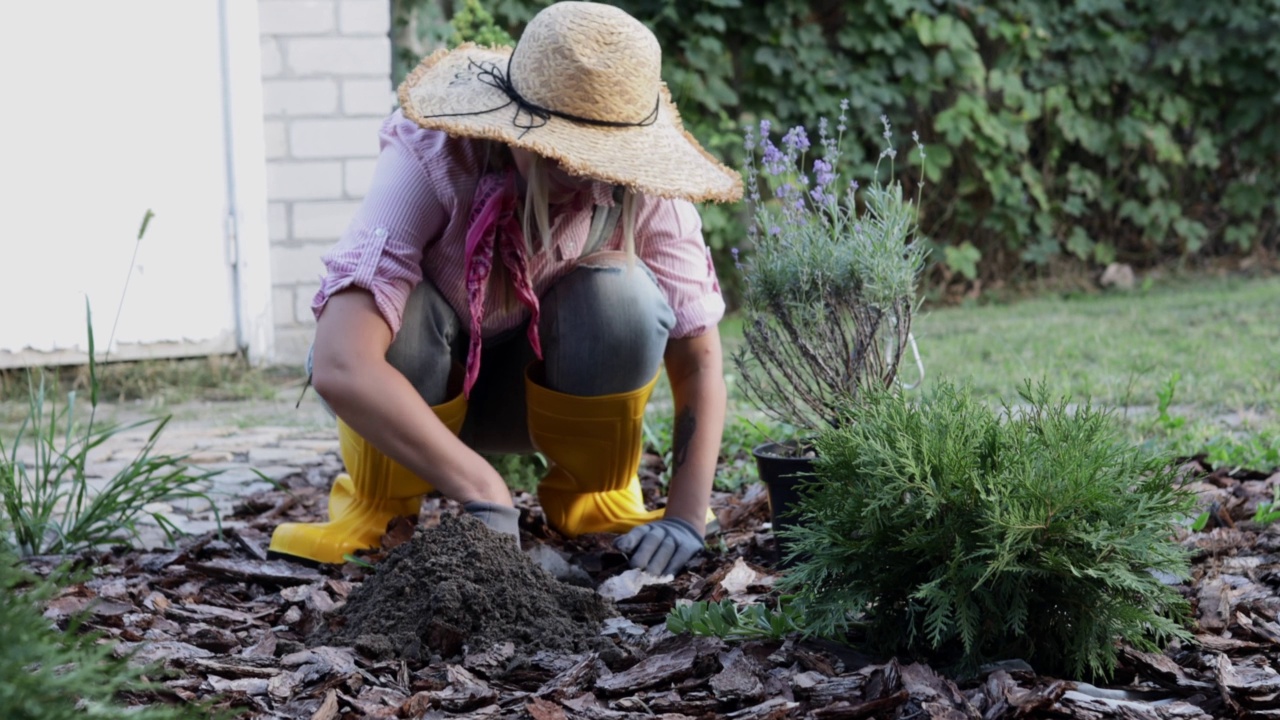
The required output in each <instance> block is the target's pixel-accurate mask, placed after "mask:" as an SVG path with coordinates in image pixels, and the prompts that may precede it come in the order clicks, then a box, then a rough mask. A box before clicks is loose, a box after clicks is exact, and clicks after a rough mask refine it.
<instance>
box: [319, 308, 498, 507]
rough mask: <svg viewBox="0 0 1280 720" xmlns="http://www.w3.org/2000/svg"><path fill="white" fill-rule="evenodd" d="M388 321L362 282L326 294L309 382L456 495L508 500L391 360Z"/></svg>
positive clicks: (373, 439)
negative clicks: (352, 287)
mask: <svg viewBox="0 0 1280 720" xmlns="http://www.w3.org/2000/svg"><path fill="white" fill-rule="evenodd" d="M390 345H391V328H389V327H388V326H387V323H386V321H385V320H383V318H382V315H381V314H379V312H378V309H377V306H376V305H375V304H374V301H373V296H372V295H371V294H370V293H368V292H366V291H364V290H359V289H350V290H346V291H343V292H341V293H338V294H337V295H334V296H333V297H332V298H330V299H329V301H328V303H327V304H326V305H325V309H324V312H323V313H321V314H320V318H319V320H318V321H317V325H316V343H315V358H314V362H313V369H312V384H313V385H314V386H315V389H316V392H317V393H319V394H320V396H321V397H323V398H324V399H325V402H327V403H329V407H331V408H333V411H334V412H335V413H337V415H338V417H340V418H342V420H343V421H344V422H346V423H347V425H349V426H351V429H352V430H355V431H356V432H357V433H358V434H359V435H360V436H361V437H363V438H364V439H366V440H368V441H369V442H370V443H372V444H373V446H374V447H376V448H378V449H379V450H381V451H382V452H384V453H386V454H387V456H388V457H390V458H391V459H393V460H395V461H396V462H399V463H400V464H401V465H404V466H405V467H406V468H408V469H409V470H410V471H411V472H413V474H415V475H417V476H418V477H420V478H422V479H423V480H425V481H426V482H428V483H431V485H432V486H433V487H435V488H436V489H437V490H439V491H440V492H441V493H443V494H444V495H445V496H446V497H449V498H451V499H453V500H457V501H458V502H470V501H473V500H482V501H486V502H493V503H499V504H502V505H507V506H510V505H511V491H510V490H508V489H507V486H506V483H504V482H503V480H502V477H501V476H499V475H498V473H497V471H495V470H494V469H493V467H492V466H491V465H489V463H488V462H486V461H485V460H484V458H482V457H480V456H479V455H478V454H476V452H475V451H473V450H472V449H471V448H469V447H467V446H466V445H465V444H463V442H462V441H461V440H459V439H458V438H456V437H455V436H454V435H453V433H452V432H450V431H449V429H448V428H447V427H445V425H444V423H443V422H441V421H440V419H439V418H438V417H436V414H435V413H434V412H432V410H431V408H430V407H429V406H428V405H427V404H426V402H424V401H423V400H422V397H421V396H420V395H418V392H417V391H416V390H415V389H414V388H413V385H412V384H410V382H409V380H408V379H407V378H405V377H404V375H402V374H400V372H399V371H398V370H396V369H395V368H394V367H392V366H391V365H390V364H389V363H387V361H386V355H387V348H388V347H389V346H390Z"/></svg>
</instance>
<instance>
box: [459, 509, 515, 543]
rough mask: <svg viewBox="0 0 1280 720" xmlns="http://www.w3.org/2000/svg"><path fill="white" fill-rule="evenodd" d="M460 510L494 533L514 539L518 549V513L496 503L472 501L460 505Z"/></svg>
mask: <svg viewBox="0 0 1280 720" xmlns="http://www.w3.org/2000/svg"><path fill="white" fill-rule="evenodd" d="M462 509H463V510H466V511H467V514H469V515H471V516H472V517H474V518H475V519H477V520H479V521H480V522H482V523H484V524H485V525H486V526H488V528H489V529H490V530H493V531H494V532H500V533H505V534H507V535H510V536H511V537H513V538H515V541H516V547H520V511H519V510H517V509H515V508H513V507H510V506H507V505H499V504H498V503H491V502H484V501H483V500H472V501H471V502H468V503H463V504H462Z"/></svg>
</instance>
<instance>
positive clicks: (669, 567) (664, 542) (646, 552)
mask: <svg viewBox="0 0 1280 720" xmlns="http://www.w3.org/2000/svg"><path fill="white" fill-rule="evenodd" d="M613 546H614V547H616V548H617V549H619V550H621V551H622V552H624V553H626V554H627V555H628V556H629V558H630V562H631V567H633V568H640V569H643V570H644V571H645V572H647V573H649V574H650V575H675V574H676V573H677V572H680V569H681V568H683V567H684V564H685V563H687V562H689V559H690V558H692V557H693V556H694V555H697V554H698V551H699V550H701V549H702V548H703V541H702V534H701V533H699V532H698V530H697V529H696V528H694V526H693V525H692V524H690V523H689V522H687V521H685V520H681V519H680V518H674V517H666V518H662V519H661V520H654V521H653V522H651V523H648V524H645V525H641V526H640V527H638V528H635V529H634V530H632V531H631V532H629V533H627V534H626V535H623V536H622V537H619V538H618V539H617V540H614V541H613Z"/></svg>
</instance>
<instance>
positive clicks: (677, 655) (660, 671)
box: [596, 645, 698, 695]
mask: <svg viewBox="0 0 1280 720" xmlns="http://www.w3.org/2000/svg"><path fill="white" fill-rule="evenodd" d="M697 657H698V652H697V650H696V649H695V648H694V646H692V645H686V646H684V647H682V648H680V649H679V650H676V651H675V652H672V653H668V654H663V655H653V656H650V657H647V658H645V659H644V660H641V661H640V662H638V663H636V664H635V665H633V666H632V667H630V668H628V669H627V670H625V671H623V672H620V673H614V674H613V675H610V676H608V677H602V678H600V679H598V680H596V689H598V690H602V691H604V692H606V693H609V694H617V695H621V694H626V693H634V692H636V691H638V690H643V689H644V688H650V687H653V686H655V685H665V684H667V683H672V682H675V681H677V680H682V679H684V678H686V677H688V676H689V675H691V674H693V664H694V661H695V660H696V659H697Z"/></svg>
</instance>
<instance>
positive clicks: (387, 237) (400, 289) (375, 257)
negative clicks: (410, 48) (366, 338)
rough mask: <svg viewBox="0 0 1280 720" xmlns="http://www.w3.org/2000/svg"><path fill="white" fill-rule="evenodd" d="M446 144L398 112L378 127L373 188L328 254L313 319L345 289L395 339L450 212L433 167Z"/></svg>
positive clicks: (439, 137)
mask: <svg viewBox="0 0 1280 720" xmlns="http://www.w3.org/2000/svg"><path fill="white" fill-rule="evenodd" d="M446 140H447V136H446V135H444V134H443V133H438V132H433V131H427V130H423V129H421V128H419V127H418V126H417V125H416V124H414V123H412V121H409V120H406V119H405V118H404V117H403V116H402V115H401V114H400V113H399V112H396V113H395V114H393V115H392V116H391V117H389V118H388V119H387V121H386V122H385V123H383V125H382V129H381V131H380V133H379V142H380V145H381V150H380V152H379V155H378V162H377V165H376V167H375V169H374V173H373V182H372V184H371V186H370V188H369V192H368V194H367V195H365V197H364V200H363V201H362V202H361V204H360V208H359V210H357V212H356V214H355V217H354V218H352V220H351V223H350V224H349V225H348V226H347V229H346V231H345V232H344V233H343V235H342V238H341V239H340V240H339V241H338V243H337V244H336V245H335V246H334V247H333V248H332V249H330V250H329V251H328V252H327V253H325V255H324V257H323V262H324V265H325V270H326V274H325V276H324V278H323V279H322V280H321V284H320V290H319V291H318V292H317V293H316V295H315V298H314V299H313V300H312V302H311V310H312V312H313V313H314V314H315V316H316V318H319V317H320V315H321V314H322V313H323V312H324V308H325V305H326V304H327V303H328V301H329V298H331V297H333V296H334V295H336V294H337V293H339V292H341V291H343V290H346V289H348V288H352V287H357V288H362V289H364V290H367V291H369V292H370V293H371V294H372V295H373V297H374V301H375V302H376V303H377V307H378V311H379V312H380V313H381V314H382V317H383V319H385V320H386V322H387V325H388V326H390V328H391V332H392V335H393V336H394V335H395V334H396V333H398V332H399V331H400V321H401V318H402V317H403V315H404V307H405V302H406V301H407V299H408V297H409V291H411V290H412V289H413V288H414V287H415V286H416V285H417V284H418V283H420V282H422V256H423V252H424V250H425V248H426V246H427V245H428V244H430V243H431V242H432V241H434V240H435V239H436V238H437V237H438V236H439V235H440V233H441V231H442V229H443V228H444V227H445V226H446V224H447V221H448V215H449V213H450V212H451V210H452V208H448V207H446V206H445V203H443V202H442V201H441V195H440V192H439V182H438V180H437V179H436V178H435V177H434V174H433V172H432V170H431V163H432V159H433V158H434V157H436V156H437V155H439V154H440V153H441V152H442V146H443V144H444V143H445V142H446Z"/></svg>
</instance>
